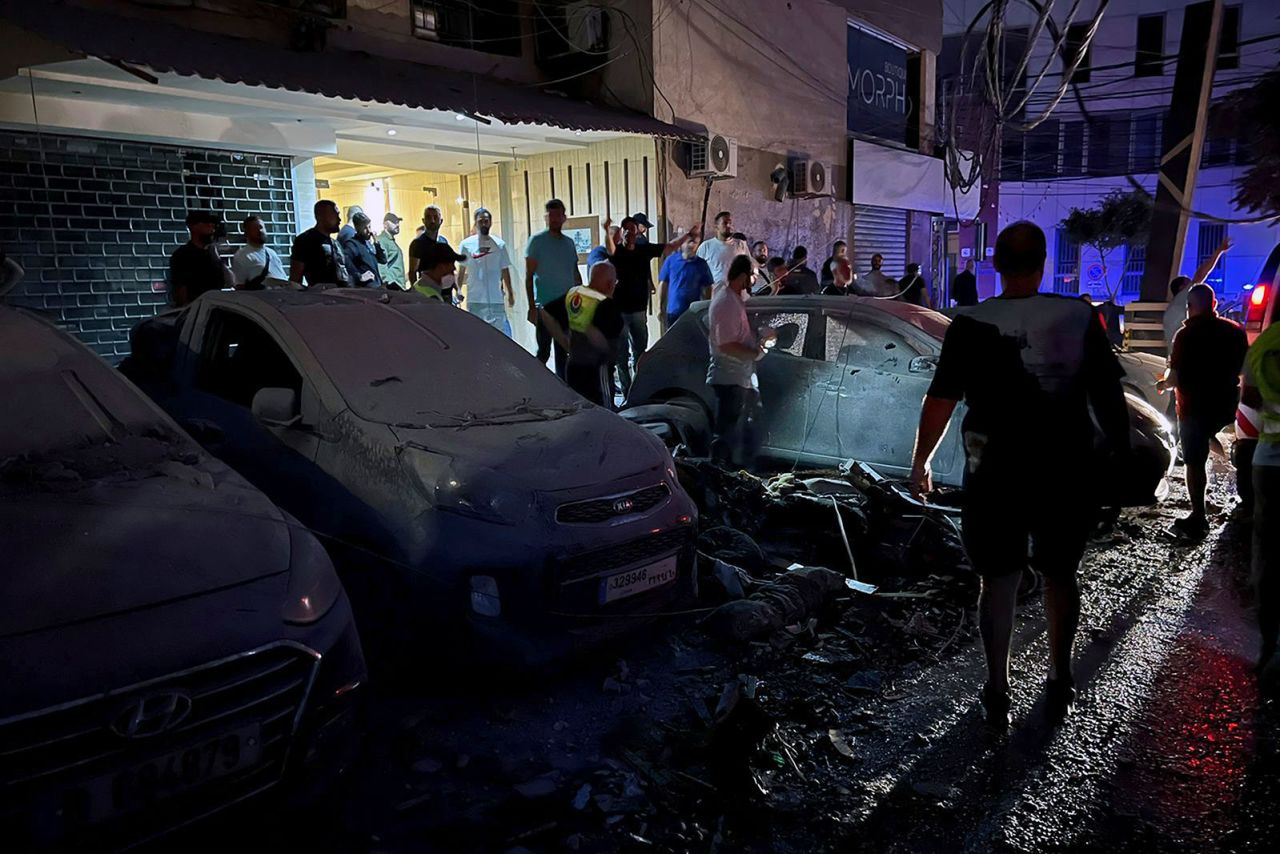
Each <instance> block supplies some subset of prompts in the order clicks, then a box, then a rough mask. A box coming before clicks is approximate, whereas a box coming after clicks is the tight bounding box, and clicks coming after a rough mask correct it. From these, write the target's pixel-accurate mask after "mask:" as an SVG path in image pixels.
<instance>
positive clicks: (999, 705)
mask: <svg viewBox="0 0 1280 854" xmlns="http://www.w3.org/2000/svg"><path fill="white" fill-rule="evenodd" d="M978 698H979V699H980V700H981V701H982V718H983V720H984V721H986V723H987V726H989V727H991V728H993V729H997V730H1006V729H1008V728H1009V723H1010V720H1009V707H1010V706H1011V705H1012V703H1011V702H1010V700H1009V692H1008V690H1004V691H994V690H992V688H991V686H990V685H983V686H982V693H981V694H979V695H978Z"/></svg>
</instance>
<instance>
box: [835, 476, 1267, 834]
mask: <svg viewBox="0 0 1280 854" xmlns="http://www.w3.org/2000/svg"><path fill="white" fill-rule="evenodd" d="M1219 500H1220V501H1222V502H1223V503H1229V499H1226V498H1225V497H1222V496H1219ZM1176 507H1177V505H1176V504H1173V505H1170V506H1166V507H1165V508H1162V510H1160V511H1146V512H1142V513H1140V514H1137V515H1136V516H1135V517H1133V521H1134V522H1135V523H1136V526H1135V527H1130V529H1129V530H1130V531H1132V532H1133V535H1132V536H1131V537H1129V538H1127V539H1128V542H1124V543H1119V544H1115V545H1112V546H1110V547H1106V548H1100V549H1098V550H1096V551H1095V552H1094V553H1093V555H1092V556H1091V559H1090V561H1089V565H1088V567H1087V569H1086V571H1085V574H1084V576H1083V578H1084V582H1085V593H1084V596H1085V606H1084V608H1085V615H1084V619H1083V621H1082V630H1081V642H1080V643H1079V645H1078V647H1077V653H1076V662H1077V665H1076V666H1077V674H1076V676H1077V681H1078V682H1079V683H1080V685H1081V693H1080V700H1079V703H1078V707H1077V709H1076V713H1075V714H1074V715H1073V716H1072V717H1071V718H1070V719H1069V720H1068V721H1067V722H1066V723H1065V724H1064V725H1062V726H1060V727H1058V728H1056V729H1055V728H1052V727H1050V726H1048V725H1046V723H1045V722H1044V721H1043V719H1042V713H1043V707H1042V703H1041V697H1040V693H1041V687H1042V683H1043V679H1044V667H1045V664H1044V663H1045V661H1046V651H1045V638H1044V627H1043V622H1042V620H1041V619H1040V617H1039V615H1038V614H1037V613H1036V611H1037V610H1038V609H1036V608H1034V606H1028V607H1025V608H1024V611H1025V612H1026V616H1025V617H1024V618H1023V619H1022V620H1021V625H1020V627H1019V629H1018V632H1017V639H1016V640H1015V657H1014V673H1015V682H1016V685H1015V692H1014V709H1013V716H1014V724H1013V727H1012V728H1011V730H1010V732H1009V733H1008V735H1007V736H1000V737H996V736H992V735H989V734H987V733H985V732H984V731H983V730H982V727H981V724H980V723H979V722H978V718H977V713H976V710H975V709H974V707H973V704H972V700H971V698H970V697H971V694H972V692H973V689H974V686H976V685H979V684H981V682H982V680H983V678H984V669H983V664H982V657H981V648H980V644H978V643H976V639H974V640H973V641H972V642H971V643H970V644H969V646H968V647H967V648H966V649H964V650H963V651H962V652H960V653H959V654H957V655H956V656H955V657H954V658H952V659H951V660H949V661H944V662H942V663H939V664H937V665H935V666H934V667H931V668H929V669H927V670H925V671H924V672H922V673H921V674H920V675H919V676H918V678H917V679H916V680H915V681H914V684H911V685H900V686H898V687H899V690H900V691H902V692H905V693H906V695H907V697H906V698H904V699H900V700H897V701H896V702H894V703H892V704H888V703H885V704H883V705H884V706H885V708H883V709H882V710H881V711H882V713H883V714H885V715H893V716H894V717H895V720H896V724H895V726H894V727H893V728H891V729H889V730H885V731H882V733H881V734H880V737H878V738H870V739H864V740H863V744H862V747H863V748H864V749H866V750H867V751H868V753H869V754H871V755H872V756H873V757H874V758H873V759H871V760H870V761H869V762H867V763H866V764H865V765H864V769H865V770H870V771H872V773H871V775H870V778H869V779H864V780H862V781H859V783H858V787H857V790H858V791H859V793H860V794H861V795H862V797H856V798H855V801H858V802H859V806H860V809H859V810H857V811H856V812H855V813H854V814H853V815H851V816H850V817H849V821H850V823H851V824H852V825H853V827H855V828H856V832H852V833H851V835H850V837H849V840H850V841H851V842H853V841H855V839H856V841H857V843H858V844H857V847H859V848H866V849H872V850H903V851H906V850H913V851H919V850H938V851H943V850H963V851H991V850H995V851H1043V850H1098V851H1102V850H1107V851H1115V850H1143V851H1152V850H1158V851H1163V850H1169V851H1173V850H1191V851H1237V850H1239V851H1246V850H1261V849H1266V850H1272V846H1273V844H1274V843H1273V838H1274V834H1275V830H1276V824H1277V814H1276V808H1277V806H1280V800H1278V798H1280V776H1277V771H1278V770H1280V768H1278V767H1277V763H1276V761H1275V753H1274V750H1275V744H1274V732H1275V717H1274V714H1269V713H1268V709H1269V704H1268V703H1266V702H1265V701H1264V700H1263V699H1262V698H1261V697H1260V692H1259V685H1258V680H1257V678H1256V677H1255V675H1254V674H1253V672H1252V667H1253V662H1254V658H1255V657H1256V645H1257V636H1256V631H1255V629H1254V624H1253V618H1252V615H1251V613H1250V612H1249V610H1248V598H1249V596H1248V593H1247V561H1248V555H1247V549H1246V545H1245V537H1246V535H1247V527H1246V526H1241V525H1238V524H1235V523H1227V524H1224V525H1220V526H1215V530H1214V532H1213V533H1212V534H1211V536H1210V537H1209V538H1208V539H1207V540H1206V541H1205V542H1204V543H1202V544H1200V545H1198V546H1195V547H1188V546H1185V545H1179V544H1175V543H1174V542H1172V541H1171V540H1170V539H1168V538H1167V537H1166V536H1165V535H1164V534H1163V529H1164V525H1165V523H1166V522H1167V521H1168V519H1170V518H1171V516H1172V514H1171V513H1170V511H1171V510H1173V509H1175V508H1176ZM931 689H932V690H931ZM889 705H892V709H890V708H887V707H888V706H889ZM916 733H922V734H923V735H924V739H923V740H921V739H919V738H918V737H916Z"/></svg>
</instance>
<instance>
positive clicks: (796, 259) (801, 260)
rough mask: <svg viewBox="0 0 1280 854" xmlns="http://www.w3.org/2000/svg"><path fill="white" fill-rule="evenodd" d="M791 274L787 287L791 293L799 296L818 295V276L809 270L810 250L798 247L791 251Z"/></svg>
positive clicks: (788, 277)
mask: <svg viewBox="0 0 1280 854" xmlns="http://www.w3.org/2000/svg"><path fill="white" fill-rule="evenodd" d="M788 266H790V268H791V272H790V273H788V274H787V282H786V287H787V288H788V290H789V292H792V293H798V294H816V293H817V292H818V290H819V286H818V276H817V275H816V274H815V273H814V272H813V271H812V270H810V269H809V250H808V249H806V248H805V247H803V246H797V247H796V248H795V249H793V250H791V264H790V265H788Z"/></svg>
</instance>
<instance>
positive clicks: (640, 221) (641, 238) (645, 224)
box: [631, 211, 653, 243]
mask: <svg viewBox="0 0 1280 854" xmlns="http://www.w3.org/2000/svg"><path fill="white" fill-rule="evenodd" d="M631 219H632V221H633V222H634V223H635V224H636V225H637V226H638V227H639V233H638V234H636V243H648V242H649V229H651V228H653V223H651V222H649V217H647V216H645V214H644V212H643V211H641V212H640V213H633V214H632V215H631Z"/></svg>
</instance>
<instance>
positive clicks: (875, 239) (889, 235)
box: [850, 205, 928, 279]
mask: <svg viewBox="0 0 1280 854" xmlns="http://www.w3.org/2000/svg"><path fill="white" fill-rule="evenodd" d="M909 227H910V226H909V221H908V212H907V211H904V210H899V209H897V208H877V207H872V206H871V205H854V206H853V246H852V252H850V256H851V257H852V258H853V269H854V272H857V273H863V272H866V271H867V270H870V269H871V256H872V255H875V254H876V253H877V252H878V253H880V254H881V255H883V256H884V268H883V269H884V274H885V275H886V276H890V277H892V278H894V279H900V278H902V276H903V274H904V273H906V270H907V234H908V229H909ZM926 260H928V259H926Z"/></svg>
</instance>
